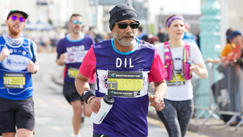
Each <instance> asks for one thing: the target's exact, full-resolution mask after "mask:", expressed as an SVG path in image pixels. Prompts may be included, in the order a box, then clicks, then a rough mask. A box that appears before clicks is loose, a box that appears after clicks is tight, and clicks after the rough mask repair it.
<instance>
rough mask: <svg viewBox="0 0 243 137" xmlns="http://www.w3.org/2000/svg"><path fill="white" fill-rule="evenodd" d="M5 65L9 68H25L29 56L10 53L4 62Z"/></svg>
mask: <svg viewBox="0 0 243 137" xmlns="http://www.w3.org/2000/svg"><path fill="white" fill-rule="evenodd" d="M2 64H3V67H4V68H6V69H9V70H15V71H16V70H25V69H26V67H27V65H28V58H26V57H23V56H19V55H10V56H8V57H7V58H6V59H4V60H3V62H2Z"/></svg>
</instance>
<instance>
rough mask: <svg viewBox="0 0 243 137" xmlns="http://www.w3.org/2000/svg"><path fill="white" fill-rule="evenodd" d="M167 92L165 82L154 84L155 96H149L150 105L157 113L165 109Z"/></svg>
mask: <svg viewBox="0 0 243 137" xmlns="http://www.w3.org/2000/svg"><path fill="white" fill-rule="evenodd" d="M166 92H167V86H166V82H165V80H163V81H162V82H154V95H150V96H149V101H150V103H151V104H150V105H151V106H153V107H154V108H155V109H156V110H157V111H161V110H162V109H163V108H164V107H165V104H164V97H165V95H166Z"/></svg>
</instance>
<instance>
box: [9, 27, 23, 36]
mask: <svg viewBox="0 0 243 137" xmlns="http://www.w3.org/2000/svg"><path fill="white" fill-rule="evenodd" d="M8 30H9V32H10V34H11V35H13V36H18V35H19V34H20V32H21V30H20V29H18V30H16V29H13V27H11V26H8Z"/></svg>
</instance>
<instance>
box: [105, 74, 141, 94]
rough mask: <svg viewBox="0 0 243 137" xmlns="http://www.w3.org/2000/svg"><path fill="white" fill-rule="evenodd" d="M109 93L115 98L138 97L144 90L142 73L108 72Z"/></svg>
mask: <svg viewBox="0 0 243 137" xmlns="http://www.w3.org/2000/svg"><path fill="white" fill-rule="evenodd" d="M107 84H108V91H109V92H112V94H113V95H114V96H122V97H136V96H138V95H140V91H141V90H142V89H143V74H142V72H116V71H112V72H111V71H109V72H108V80H107Z"/></svg>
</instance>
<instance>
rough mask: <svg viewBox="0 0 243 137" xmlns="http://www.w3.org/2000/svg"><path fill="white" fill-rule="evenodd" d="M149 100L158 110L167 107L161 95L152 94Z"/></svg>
mask: <svg viewBox="0 0 243 137" xmlns="http://www.w3.org/2000/svg"><path fill="white" fill-rule="evenodd" d="M149 102H150V105H151V106H153V107H154V108H155V110H157V111H161V110H162V109H164V107H165V103H164V99H163V98H162V97H161V96H157V95H150V96H149Z"/></svg>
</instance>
